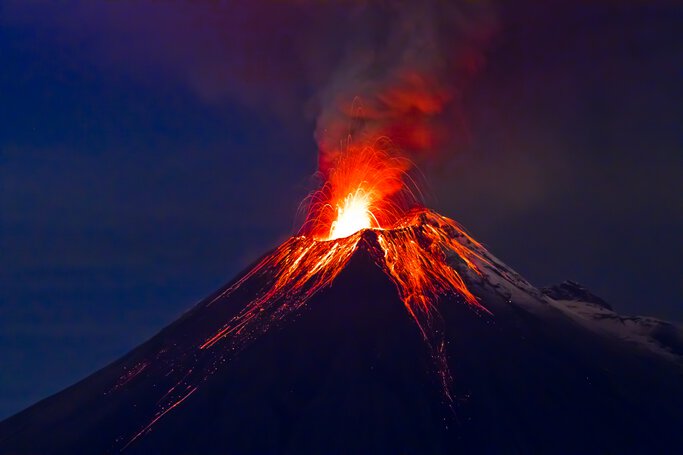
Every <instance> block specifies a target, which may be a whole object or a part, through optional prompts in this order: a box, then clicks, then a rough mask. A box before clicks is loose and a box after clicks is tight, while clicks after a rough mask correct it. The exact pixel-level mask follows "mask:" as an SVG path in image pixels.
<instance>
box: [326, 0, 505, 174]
mask: <svg viewBox="0 0 683 455" xmlns="http://www.w3.org/2000/svg"><path fill="white" fill-rule="evenodd" d="M351 22H352V28H351V29H350V30H348V34H347V35H345V38H346V40H345V42H344V43H343V46H344V50H343V54H342V56H341V58H340V60H339V62H338V63H337V66H336V68H335V69H334V70H333V71H332V72H331V74H330V76H329V79H328V81H327V83H326V84H325V86H324V87H323V89H322V90H321V92H320V93H319V94H318V95H317V101H318V103H319V115H318V117H317V128H316V133H315V135H316V140H317V142H318V145H319V149H320V155H319V157H320V160H319V169H320V171H321V172H323V174H324V173H325V172H326V171H327V170H328V169H329V167H330V165H331V163H333V162H334V160H335V157H336V155H337V154H338V153H339V151H340V148H341V147H340V141H343V140H344V139H345V138H346V136H347V135H350V136H351V137H352V138H353V140H360V141H366V140H372V139H373V138H376V137H378V136H387V137H388V138H389V139H391V141H393V143H394V144H395V146H396V147H397V149H399V150H401V151H402V152H403V153H404V154H407V155H408V157H409V158H411V159H413V160H414V159H418V158H421V157H423V156H424V155H425V154H430V153H434V152H435V151H436V150H438V149H439V148H441V147H443V146H444V145H445V144H447V143H448V141H449V140H453V139H455V140H457V139H462V138H463V137H464V136H466V132H467V126H466V121H465V120H464V119H465V116H464V115H463V112H462V108H461V100H462V94H463V91H464V89H465V87H466V85H467V83H468V82H469V81H470V79H471V78H472V77H473V76H474V75H475V74H476V73H477V71H478V70H479V69H480V68H481V67H482V65H483V63H484V55H483V52H484V49H485V48H486V45H487V43H488V42H489V41H490V38H491V36H492V34H493V33H494V30H495V18H494V15H493V12H492V8H491V6H490V5H489V4H487V3H486V2H471V1H441V0H430V1H424V2H411V1H399V2H380V1H376V2H367V3H366V4H363V5H362V6H360V7H358V11H357V13H356V14H355V19H354V20H352V21H351Z"/></svg>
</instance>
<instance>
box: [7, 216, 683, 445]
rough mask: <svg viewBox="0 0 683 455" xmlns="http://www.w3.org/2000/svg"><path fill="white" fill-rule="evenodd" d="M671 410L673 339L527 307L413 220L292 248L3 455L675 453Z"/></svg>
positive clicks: (489, 267) (49, 402)
mask: <svg viewBox="0 0 683 455" xmlns="http://www.w3.org/2000/svg"><path fill="white" fill-rule="evenodd" d="M397 248H398V250H397ZM415 261H417V263H416V262H415ZM420 261H422V262H421V263H420ZM681 410H683V332H682V331H681V329H680V327H678V326H676V325H673V324H669V323H667V322H664V321H660V320H657V319H653V318H645V317H624V316H620V315H618V314H617V313H615V312H614V311H613V310H612V308H611V307H610V306H609V305H608V304H607V303H606V302H605V301H603V300H602V299H600V298H599V297H597V296H595V295H593V294H591V293H590V292H589V291H588V290H586V289H584V288H583V287H581V286H580V285H579V284H577V283H574V282H571V281H568V282H565V283H562V284H561V285H557V286H553V287H550V288H546V289H543V290H539V289H537V288H535V287H534V286H532V285H531V284H530V283H529V282H527V281H526V280H524V279H523V278H522V277H521V276H520V275H518V274H517V273H515V272H514V271H513V270H511V269H510V268H509V267H507V266H506V265H505V264H503V263H502V262H501V261H500V260H498V259H497V258H495V257H494V256H493V255H491V254H490V253H489V252H488V251H487V250H486V249H485V248H484V247H483V246H482V245H480V244H479V243H477V242H476V241H474V240H473V239H472V238H471V237H469V236H468V235H466V234H464V231H462V229H460V228H459V227H458V226H457V225H456V224H455V223H454V222H452V221H451V220H449V219H447V218H445V217H442V216H440V215H438V214H436V213H435V212H432V211H429V210H420V211H417V212H415V213H412V214H411V215H409V216H408V217H407V218H406V219H405V220H404V221H403V222H401V223H398V225H397V226H396V227H395V228H393V229H378V228H368V229H362V230H360V231H358V232H355V233H354V234H352V235H351V236H349V237H344V238H337V239H333V240H312V239H310V238H309V237H306V236H298V237H293V238H291V239H290V240H288V241H287V242H285V243H284V244H283V245H282V246H280V247H279V248H278V249H276V250H275V251H273V252H271V253H269V254H267V255H266V256H264V258H262V259H261V260H259V261H257V263H255V264H254V265H253V266H252V267H250V268H249V269H247V271H245V272H244V273H243V274H241V275H240V276H238V277H237V278H236V279H235V280H234V281H233V282H231V283H228V284H227V285H226V286H224V287H223V288H222V289H220V290H218V291H217V292H216V293H214V294H213V295H211V296H209V297H208V298H207V299H206V300H204V301H202V302H200V303H199V304H197V305H196V306H195V307H193V308H192V309H190V310H189V311H188V312H186V313H185V314H184V315H183V316H182V317H180V318H179V319H178V320H177V321H176V322H174V323H173V324H171V325H170V326H168V327H166V328H165V329H163V330H162V331H161V332H160V333H158V334H157V335H156V336H154V337H153V338H151V339H150V340H149V341H147V342H145V343H144V344H142V345H141V346H139V347H138V348H136V349H135V350H133V351H132V352H130V353H129V354H127V355H126V356H124V357H123V358H121V359H120V360H118V361H116V362H114V363H112V364H111V365H109V366H107V367H105V368H103V369H102V370H100V371H98V372H96V373H94V374H93V375H91V376H90V377H88V378H86V379H84V380H82V381H81V382H79V383H77V384H75V385H73V386H72V387H70V388H68V389H66V390H64V391H62V392H60V393H57V394H56V395H54V396H52V397H50V398H47V399H45V400H43V401H41V402H39V403H37V404H35V405H34V406H32V407H30V408H28V409H26V410H24V411H23V412H20V413H19V414H17V415H15V416H13V417H10V418H9V419H7V420H5V421H4V422H2V423H0V452H1V453H3V454H5V453H7V454H10V453H11V454H29V453H30V454H36V453H39V454H62V453H69V454H78V453H84V454H85V453H88V454H92V453H119V452H124V453H131V454H138V453H139V454H156V453H159V454H176V453H177V454H181V453H182V454H192V453H197V454H227V453H236V454H247V453H248V454H251V453H292V454H301V453H420V454H428V453H500V452H504V453H584V454H585V453H672V452H676V451H677V450H680V449H681V447H683V432H681V431H680V430H681V428H683V413H682V412H681Z"/></svg>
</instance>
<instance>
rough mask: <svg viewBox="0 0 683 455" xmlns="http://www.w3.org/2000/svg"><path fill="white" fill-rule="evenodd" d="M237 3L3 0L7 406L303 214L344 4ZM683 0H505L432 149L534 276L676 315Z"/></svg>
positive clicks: (0, 378)
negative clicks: (461, 122) (454, 132)
mask: <svg viewBox="0 0 683 455" xmlns="http://www.w3.org/2000/svg"><path fill="white" fill-rule="evenodd" d="M53 3H54V4H53ZM244 3H246V4H249V6H246V5H231V4H230V2H182V1H167V2H153V1H142V0H139V1H117V2H109V1H100V0H98V1H95V0H87V1H86V0H82V1H76V0H72V1H68V2H48V1H47V0H32V1H26V0H5V1H4V2H2V3H0V280H1V281H0V284H1V287H0V418H2V417H7V416H9V415H11V414H13V413H15V412H17V411H19V410H21V409H22V408H24V407H26V406H28V405H29V404H31V403H33V402H35V401H36V400H38V399H40V398H43V397H45V396H47V395H49V394H51V393H54V392H57V391H58V390H60V389H62V388H64V387H66V386H68V385H70V384H72V383H73V382H75V381H76V380H78V379H80V378H82V377H84V376H85V375H87V374H89V373H91V372H93V371H94V370H95V369H97V368H99V367H102V366H104V365H106V364H107V363H109V362H110V361H112V360H114V359H115V358H117V357H118V356H120V355H122V354H124V353H126V352H127V351H128V350H130V349H131V348H133V347H135V346H136V345H137V344H139V343H141V342H142V341H144V340H145V339H147V338H149V337H150V336H151V335H153V334H154V333H156V332H157V331H158V330H159V329H161V328H162V327H163V326H164V325H166V324H168V323H169V322H171V321H173V320H174V319H175V318H177V317H178V316H179V315H180V314H181V313H182V312H183V311H185V310H186V309H188V308H190V307H191V306H192V305H193V304H194V303H195V302H197V301H199V300H200V299H201V298H203V297H205V296H206V295H208V294H209V293H211V292H212V291H213V290H214V289H216V288H217V287H219V286H220V285H222V284H223V283H225V282H226V281H228V280H230V279H231V278H232V277H233V276H234V275H235V274H236V273H238V272H239V271H240V270H241V269H243V268H244V267H245V266H246V265H248V264H249V263H250V262H251V261H253V260H254V259H255V258H257V257H258V256H260V255H261V254H263V253H264V252H266V251H267V250H269V249H271V248H273V247H275V246H276V245H277V244H278V243H279V242H281V241H283V240H284V239H285V238H287V237H288V236H289V235H291V234H292V233H293V232H296V230H297V228H298V226H297V217H296V212H297V208H298V206H299V202H300V201H301V200H302V198H303V197H304V196H305V195H306V194H307V192H308V191H309V190H310V189H312V188H313V185H314V184H315V182H314V180H313V179H312V175H313V174H314V172H315V171H316V166H317V152H316V150H317V145H316V141H315V139H314V131H315V129H316V115H317V107H316V106H317V105H316V103H315V102H313V101H312V100H313V99H315V95H316V93H318V90H319V89H320V87H321V86H323V85H325V82H326V80H327V78H328V77H329V75H330V72H331V71H332V70H331V69H330V68H333V67H334V61H335V58H336V56H337V53H338V51H339V47H340V44H339V43H343V42H344V40H346V39H347V35H348V34H349V30H353V24H354V17H353V16H352V15H351V14H347V13H346V12H347V10H348V9H349V7H347V6H346V5H341V6H340V5H336V6H320V5H318V2H305V1H304V2H294V4H288V3H286V2H274V3H268V2H264V1H260V2H244ZM501 3H502V2H501ZM511 3H514V7H513V6H512V5H510V4H511ZM549 3H553V4H552V5H549ZM675 3H676V2H670V1H657V0H655V1H650V2H640V1H632V2H629V1H626V2H611V1H609V2H608V1H604V2H600V1H597V2H583V1H573V2H569V1H564V0H558V1H557V2H540V1H539V2H531V1H522V2H505V4H506V5H507V6H504V5H494V6H493V7H491V15H492V17H493V18H494V22H495V29H496V32H495V34H493V35H492V37H491V40H490V42H489V43H488V44H487V46H486V48H485V49H482V53H483V56H484V60H485V64H483V66H482V67H481V69H480V70H479V71H478V73H477V75H476V77H474V78H473V79H472V80H471V81H470V83H468V84H467V87H466V90H463V91H462V93H461V94H460V96H461V97H460V98H459V99H460V102H461V105H462V115H463V116H464V118H465V119H466V124H467V128H466V129H467V133H466V134H465V136H466V138H458V140H456V141H453V142H452V144H451V146H450V148H449V147H446V148H447V152H446V153H441V154H440V155H439V156H438V157H436V158H434V159H431V160H425V161H423V162H421V163H420V167H421V170H422V172H423V173H424V174H425V180H426V181H427V182H428V186H429V187H428V190H427V197H426V198H427V205H429V206H430V207H432V208H434V209H436V210H437V211H439V212H440V213H442V214H444V215H446V216H449V217H451V218H454V219H456V220H457V221H459V222H460V223H462V224H463V225H464V226H465V227H466V228H467V229H468V230H469V231H470V232H471V233H472V234H473V236H474V237H475V238H477V239H478V240H480V241H481V242H483V243H484V244H485V245H486V246H487V247H488V248H489V250H490V251H491V252H492V253H493V254H494V255H496V256H497V257H499V258H501V259H502V260H503V261H505V262H506V263H507V264H508V265H510V266H511V267H512V268H514V269H515V270H517V271H518V272H519V273H521V274H522V275H523V276H525V277H526V278H527V279H528V280H530V281H531V282H532V283H533V284H535V285H537V286H544V285H549V284H553V283H558V282H561V281H563V280H565V279H574V280H577V281H579V282H580V283H582V284H583V285H585V286H586V287H588V288H589V289H591V290H592V291H593V292H594V293H596V294H597V295H599V296H601V297H603V298H604V299H605V300H607V301H608V302H610V303H611V304H612V305H613V306H614V307H615V309H617V311H619V312H621V313H626V314H629V313H631V314H634V313H635V314H644V315H652V316H657V317H662V318H665V319H669V320H673V321H678V322H680V321H683V298H682V297H683V295H682V294H683V281H682V280H681V263H682V262H681V261H682V260H683V242H681V239H680V233H681V232H682V231H683V153H682V151H683V129H682V128H681V121H682V120H683V84H681V80H683V7H681V6H677V5H676V4H675Z"/></svg>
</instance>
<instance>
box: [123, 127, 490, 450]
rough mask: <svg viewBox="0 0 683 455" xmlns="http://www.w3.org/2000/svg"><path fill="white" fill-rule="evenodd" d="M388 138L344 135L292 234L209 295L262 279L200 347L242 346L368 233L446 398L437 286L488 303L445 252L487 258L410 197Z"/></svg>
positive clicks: (190, 382)
mask: <svg viewBox="0 0 683 455" xmlns="http://www.w3.org/2000/svg"><path fill="white" fill-rule="evenodd" d="M389 147H390V142H389V141H388V139H379V140H377V141H375V142H374V143H373V144H372V145H367V146H354V145H349V146H347V147H346V148H345V149H344V150H343V151H341V152H339V154H338V155H337V158H336V161H335V163H334V166H333V167H332V168H331V169H330V171H329V172H328V173H327V175H326V176H325V177H326V182H325V184H324V186H323V187H322V188H321V189H320V190H318V191H316V192H315V193H313V194H312V195H310V196H309V198H308V205H309V210H308V216H307V219H306V222H305V223H304V226H303V227H302V229H301V231H300V233H299V235H297V236H295V237H292V238H290V239H289V240H287V241H286V242H285V243H283V244H282V245H281V246H280V247H278V248H277V249H276V250H275V251H274V252H272V253H271V254H269V255H268V256H266V257H265V258H264V259H262V260H261V261H260V262H259V263H258V264H257V265H256V266H255V267H253V269H251V270H250V271H249V272H248V273H247V274H246V275H244V276H243V277H242V278H241V279H239V280H238V281H237V282H236V283H234V284H233V285H232V286H231V287H229V288H228V289H226V290H225V291H224V292H222V293H221V294H219V295H218V296H217V297H216V298H215V299H213V301H212V302H211V303H210V304H213V303H215V302H217V301H218V300H220V299H222V298H224V297H227V296H229V295H230V294H232V293H234V292H235V291H236V290H238V289H240V288H241V287H243V286H247V285H250V284H251V283H261V284H263V283H266V284H265V286H263V285H261V288H260V289H259V290H258V294H257V297H256V298H255V299H254V300H252V301H251V302H250V303H249V304H248V305H247V306H246V307H245V308H244V309H243V310H242V311H241V312H240V313H238V314H237V315H236V316H235V317H233V318H232V319H231V320H230V321H228V322H227V323H226V324H225V325H224V326H223V327H222V328H221V329H220V330H218V331H217V332H216V333H215V334H213V335H212V336H210V337H209V338H207V339H206V340H205V341H204V342H203V344H201V346H199V350H200V351H206V350H215V349H219V350H229V351H231V352H235V351H237V350H239V349H241V348H242V347H244V346H245V344H246V343H248V342H249V341H251V340H253V339H254V338H255V337H257V336H259V335H260V334H263V333H265V332H266V331H267V330H268V329H269V328H271V327H273V326H274V325H276V324H277V323H279V322H281V321H282V320H284V319H285V318H287V317H288V316H289V315H291V314H292V313H294V312H296V311H297V310H299V309H301V308H302V307H303V306H304V305H306V303H307V302H308V301H309V300H310V299H311V297H313V295H315V294H316V293H317V292H319V291H320V290H321V289H324V288H326V287H329V286H330V285H331V284H332V283H333V281H334V279H335V278H336V277H337V276H338V275H339V273H340V272H341V271H342V270H343V269H344V267H345V265H346V264H347V263H348V261H349V259H350V258H351V256H352V255H353V254H354V252H355V251H356V250H357V248H359V246H360V244H361V243H363V242H365V243H368V242H370V243H372V245H369V246H370V248H368V250H369V251H370V252H371V255H372V257H373V259H374V261H375V262H376V264H377V265H378V266H379V267H380V268H381V269H382V270H384V272H385V273H386V274H387V275H388V276H389V277H390V278H391V280H392V281H393V282H394V283H395V285H396V288H397V290H398V294H399V296H400V298H401V300H402V301H403V304H404V305H405V308H406V310H407V312H408V313H409V315H410V316H411V317H412V318H413V319H414V321H415V323H416V324H417V326H418V328H419V330H420V332H421V334H422V337H423V339H424V341H425V342H426V343H427V344H428V346H429V349H430V352H431V353H432V358H433V360H434V365H435V370H436V372H437V374H438V375H439V381H440V383H441V385H442V390H443V394H444V399H445V402H446V404H447V405H448V406H450V405H451V403H452V400H453V397H452V394H451V382H452V378H451V374H450V372H449V368H448V362H447V360H446V355H445V343H444V338H443V333H442V330H443V328H442V327H441V326H440V324H439V321H440V317H439V313H438V310H437V304H438V301H439V297H440V296H445V295H449V296H453V295H457V296H460V297H461V300H462V302H463V303H464V304H466V305H469V306H470V307H471V308H472V309H474V310H475V311H479V312H484V313H488V310H486V309H485V308H484V307H483V306H481V305H480V303H479V302H478V300H477V298H476V297H475V296H474V295H473V294H472V292H471V291H470V290H469V289H468V288H467V286H466V285H465V282H464V281H463V278H462V277H461V275H460V274H459V273H458V271H457V270H456V269H455V268H454V267H453V266H452V265H449V261H450V262H451V263H452V260H453V255H456V256H457V257H458V258H459V259H460V261H462V262H463V263H464V264H465V265H466V266H467V267H468V268H469V269H470V270H471V271H472V272H474V273H475V274H477V275H481V272H480V270H479V268H478V266H477V265H476V264H477V263H479V264H482V263H483V264H487V263H489V261H488V260H487V259H486V258H485V257H484V255H483V254H482V252H483V251H484V250H483V248H482V247H481V245H480V244H478V243H477V242H476V241H475V240H474V239H473V238H471V237H470V236H469V235H467V234H466V233H465V232H464V231H463V229H462V228H461V227H460V226H459V225H458V224H457V223H456V222H454V221H453V220H450V219H448V218H445V217H443V216H440V215H438V214H437V213H435V212H433V211H430V210H428V209H426V208H424V207H423V206H421V205H420V204H419V203H418V202H417V201H418V197H416V195H415V186H416V185H415V184H414V183H413V181H412V180H411V179H410V177H409V176H408V170H409V169H410V167H411V166H412V163H410V162H409V161H408V160H406V159H403V158H400V157H396V156H394V155H393V154H391V153H390V152H389ZM220 358H221V359H223V358H222V357H220ZM221 361H222V360H221ZM218 367H219V365H215V366H214V367H213V369H212V370H210V371H205V372H203V373H201V374H200V375H197V373H196V372H193V371H188V372H187V374H186V375H185V379H183V380H181V381H180V382H179V383H178V384H177V385H176V386H175V387H173V388H172V389H171V390H169V391H168V393H167V394H166V396H165V397H164V399H162V401H161V402H160V406H159V409H158V412H157V413H156V415H155V416H154V418H152V419H151V421H150V422H149V424H148V425H147V426H146V427H144V428H143V429H141V430H140V432H138V433H137V434H136V435H135V436H134V437H133V439H132V440H131V441H130V442H133V441H134V440H135V439H137V438H138V437H140V436H142V435H143V434H145V433H146V432H147V431H148V430H149V429H150V428H151V427H152V425H153V424H154V423H156V422H157V421H158V420H159V419H160V418H162V417H163V416H164V415H165V414H166V413H167V412H169V411H171V410H172V409H174V408H175V407H176V406H178V405H180V404H181V403H182V402H183V401H184V400H186V399H187V398H188V397H189V396H190V395H191V394H192V393H194V392H195V391H196V390H197V387H198V386H199V385H200V383H201V382H202V381H203V379H202V378H204V379H205V378H206V376H207V375H210V374H212V373H213V372H215V370H216V369H218ZM127 380H128V379H127V378H122V381H127ZM130 442H129V443H130Z"/></svg>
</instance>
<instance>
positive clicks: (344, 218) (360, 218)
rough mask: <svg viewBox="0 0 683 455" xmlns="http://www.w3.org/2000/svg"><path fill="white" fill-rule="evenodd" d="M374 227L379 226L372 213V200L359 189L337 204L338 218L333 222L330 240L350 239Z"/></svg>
mask: <svg viewBox="0 0 683 455" xmlns="http://www.w3.org/2000/svg"><path fill="white" fill-rule="evenodd" d="M373 225H374V226H376V225H377V220H376V219H374V216H373V214H372V212H370V198H369V196H368V194H366V193H365V191H363V190H362V189H361V188H358V189H357V190H356V191H354V192H353V193H350V194H349V195H347V196H346V197H345V198H344V200H343V201H341V203H338V204H337V218H336V219H335V220H334V221H333V222H332V226H331V227H330V235H329V237H328V240H334V239H339V238H344V237H348V236H350V235H351V234H355V233H356V232H358V231H360V230H362V229H368V228H370V227H373Z"/></svg>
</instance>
